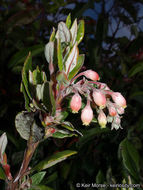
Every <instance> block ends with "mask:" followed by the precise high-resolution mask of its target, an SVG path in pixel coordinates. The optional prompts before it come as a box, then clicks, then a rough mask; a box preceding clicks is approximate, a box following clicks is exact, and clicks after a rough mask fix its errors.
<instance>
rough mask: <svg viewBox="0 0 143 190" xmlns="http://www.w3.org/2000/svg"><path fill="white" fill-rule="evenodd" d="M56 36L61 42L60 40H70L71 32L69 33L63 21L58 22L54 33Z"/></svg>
mask: <svg viewBox="0 0 143 190" xmlns="http://www.w3.org/2000/svg"><path fill="white" fill-rule="evenodd" d="M56 38H57V39H58V38H60V40H61V43H62V42H70V40H71V34H70V31H69V29H68V28H67V26H66V24H65V23H64V22H60V23H59V24H58V31H57V34H56Z"/></svg>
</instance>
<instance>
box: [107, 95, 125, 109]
mask: <svg viewBox="0 0 143 190" xmlns="http://www.w3.org/2000/svg"><path fill="white" fill-rule="evenodd" d="M111 96H112V99H113V101H114V102H115V103H116V104H117V105H118V106H120V107H123V108H126V107H127V105H126V100H125V98H124V97H123V96H122V94H121V93H119V92H113V93H112V95H111Z"/></svg>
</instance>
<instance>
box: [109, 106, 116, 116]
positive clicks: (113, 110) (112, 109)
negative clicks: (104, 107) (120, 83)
mask: <svg viewBox="0 0 143 190" xmlns="http://www.w3.org/2000/svg"><path fill="white" fill-rule="evenodd" d="M108 110H109V115H110V116H115V115H116V114H117V111H116V108H115V107H114V105H109V106H108Z"/></svg>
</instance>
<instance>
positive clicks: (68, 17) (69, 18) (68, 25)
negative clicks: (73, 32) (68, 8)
mask: <svg viewBox="0 0 143 190" xmlns="http://www.w3.org/2000/svg"><path fill="white" fill-rule="evenodd" d="M66 26H67V27H68V29H69V28H70V26H71V14H70V13H69V15H68V16H67V19H66Z"/></svg>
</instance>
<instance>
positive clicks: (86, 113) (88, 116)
mask: <svg viewBox="0 0 143 190" xmlns="http://www.w3.org/2000/svg"><path fill="white" fill-rule="evenodd" d="M92 119H93V111H92V109H91V106H90V103H89V102H88V103H87V105H86V106H85V108H84V109H83V110H82V113H81V120H82V122H83V125H86V126H88V125H89V124H90V122H91V121H92Z"/></svg>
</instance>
